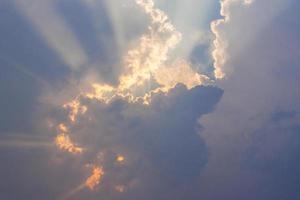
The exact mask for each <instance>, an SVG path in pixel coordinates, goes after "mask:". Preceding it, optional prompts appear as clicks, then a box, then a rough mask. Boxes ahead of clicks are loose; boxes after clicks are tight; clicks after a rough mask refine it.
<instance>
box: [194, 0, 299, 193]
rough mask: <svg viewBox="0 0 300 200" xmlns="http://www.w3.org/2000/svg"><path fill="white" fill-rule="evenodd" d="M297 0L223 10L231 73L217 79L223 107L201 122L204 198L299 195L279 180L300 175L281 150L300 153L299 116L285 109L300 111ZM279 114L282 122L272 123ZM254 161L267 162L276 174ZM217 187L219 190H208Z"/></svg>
mask: <svg viewBox="0 0 300 200" xmlns="http://www.w3.org/2000/svg"><path fill="white" fill-rule="evenodd" d="M297 4H298V3H296V2H293V1H284V2H283V1H268V0H264V1H254V2H253V3H252V4H250V5H248V6H246V7H245V6H243V5H242V4H238V3H237V2H235V1H232V2H229V1H228V2H227V10H226V11H224V12H225V13H228V14H229V15H228V16H229V17H230V20H229V21H227V23H225V24H223V25H222V26H220V27H219V33H221V38H223V39H225V40H226V42H227V51H226V53H227V55H228V56H227V61H226V62H225V64H224V63H223V64H224V67H223V69H226V70H230V72H231V73H229V76H228V77H227V79H226V80H222V81H219V82H218V86H219V87H221V88H222V89H224V96H223V98H222V100H221V101H220V103H219V104H218V106H217V109H216V110H215V111H214V112H213V113H211V114H209V115H207V116H205V117H203V118H202V119H201V120H200V122H201V124H202V125H203V126H204V133H203V135H204V138H205V141H206V143H207V145H208V148H209V151H210V155H211V156H210V158H209V161H208V164H207V166H206V169H205V172H203V174H202V180H201V183H202V185H205V187H204V188H202V190H201V191H202V193H203V198H204V199H219V198H221V197H222V198H233V199H241V198H242V199H281V198H287V196H288V197H289V199H296V198H297V195H296V194H297V192H296V191H295V190H293V189H292V188H287V187H284V186H282V185H281V183H283V182H285V183H289V182H290V183H291V182H297V180H299V176H298V174H299V173H298V172H297V171H295V172H294V174H295V177H297V178H295V177H294V178H293V179H290V175H288V174H289V173H288V172H287V171H286V170H287V169H284V166H290V165H294V162H295V161H293V160H292V159H291V160H289V161H286V160H285V159H284V156H283V154H282V153H283V152H291V151H292V152H293V153H292V155H293V156H291V157H292V158H293V159H294V156H296V155H297V154H298V152H299V149H298V148H296V149H295V146H294V144H293V143H294V142H292V140H298V136H297V135H296V134H295V133H296V132H297V131H296V130H298V129H297V128H296V127H297V126H298V125H297V124H298V123H297V122H296V121H297V120H298V114H297V115H291V116H290V117H289V115H287V116H288V117H287V118H285V117H284V116H285V115H284V114H282V113H286V112H287V113H290V112H292V113H293V112H296V113H298V112H299V106H298V103H297V102H298V101H299V97H300V96H299V92H297V90H298V89H296V88H295V86H294V85H295V84H296V82H297V80H299V76H298V75H299V68H298V67H297V66H298V65H299V61H298V59H297V57H298V55H299V47H298V46H297V45H296V43H297V42H296V41H299V39H298V38H297V36H296V35H297V33H298V32H299V30H298V29H297V28H295V26H296V22H295V16H296V15H297V14H296V12H297V11H295V9H293V7H295V6H296V5H297ZM270 5H272V6H270ZM287 13H294V14H291V15H288V14H287ZM286 47H288V48H289V49H292V50H291V51H286V50H285V49H286ZM278 112H279V114H275V113H278ZM280 113H281V114H280ZM274 114H275V115H276V116H277V115H279V116H282V117H283V118H284V119H283V121H281V120H279V121H281V122H276V121H273V120H272V118H273V117H274ZM283 124H284V125H283ZM292 138H294V139H292ZM290 148H291V149H290ZM287 149H289V150H287ZM292 149H293V150H292ZM254 152H255V153H254ZM253 154H254V155H253ZM249 160H251V161H250V163H252V164H249ZM258 160H260V161H258ZM254 163H256V164H258V163H264V164H263V165H264V167H265V170H270V173H268V172H266V171H264V170H261V169H259V167H253V164H254ZM254 165H255V164H254ZM259 165H260V164H259ZM287 168H289V167H287ZM273 170H274V171H273ZM271 171H272V172H271ZM275 171H276V172H275ZM273 172H274V173H273ZM276 173H279V174H281V175H282V176H281V175H280V177H281V180H279V179H276V178H275V177H278V176H277V175H278V174H276ZM285 173H286V176H285V175H284V174H285ZM270 180H278V181H276V182H273V183H271V182H270ZM224 185H225V186H224ZM261 188H264V189H261ZM212 189H213V190H217V191H218V192H217V193H211V192H209V191H211V190H212ZM285 195H286V197H284V196H285Z"/></svg>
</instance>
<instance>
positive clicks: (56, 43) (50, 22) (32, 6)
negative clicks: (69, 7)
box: [14, 0, 88, 69]
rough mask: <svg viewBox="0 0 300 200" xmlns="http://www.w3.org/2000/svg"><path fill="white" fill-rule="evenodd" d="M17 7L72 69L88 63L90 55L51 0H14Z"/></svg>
mask: <svg viewBox="0 0 300 200" xmlns="http://www.w3.org/2000/svg"><path fill="white" fill-rule="evenodd" d="M14 2H15V3H16V5H17V7H18V8H19V9H20V11H21V12H22V13H24V15H25V16H26V17H27V18H28V20H29V21H30V22H31V23H32V24H33V25H34V27H35V28H36V30H37V31H38V32H39V33H40V34H41V36H42V37H43V38H44V39H45V41H46V43H47V44H48V45H49V46H50V47H51V48H53V49H54V50H55V51H56V52H57V54H58V55H59V56H61V58H62V60H63V61H64V62H65V63H66V64H67V65H68V66H70V67H71V68H72V69H78V68H79V67H81V66H83V65H84V64H86V63H87V61H88V57H87V55H86V53H85V51H84V50H83V49H82V47H81V45H80V42H79V41H78V40H77V38H76V36H75V35H74V34H73V32H72V31H71V29H70V28H69V27H68V25H67V24H66V23H65V21H64V19H63V17H61V16H60V15H59V13H58V12H57V11H56V10H55V5H54V3H55V1H51V0H43V1H40V0H26V1H23V0H14Z"/></svg>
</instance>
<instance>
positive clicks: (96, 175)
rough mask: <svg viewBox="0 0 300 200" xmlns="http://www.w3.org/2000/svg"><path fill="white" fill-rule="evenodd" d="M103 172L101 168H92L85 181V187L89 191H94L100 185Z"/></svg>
mask: <svg viewBox="0 0 300 200" xmlns="http://www.w3.org/2000/svg"><path fill="white" fill-rule="evenodd" d="M103 175H104V171H103V168H102V167H97V166H93V171H92V175H91V176H90V177H88V178H87V180H86V181H85V186H86V187H87V188H89V189H90V190H94V189H95V187H96V186H97V185H99V184H100V182H101V179H102V176H103Z"/></svg>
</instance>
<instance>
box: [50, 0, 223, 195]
mask: <svg viewBox="0 0 300 200" xmlns="http://www.w3.org/2000/svg"><path fill="white" fill-rule="evenodd" d="M135 2H136V4H137V5H138V6H139V8H140V9H141V10H142V11H143V12H144V13H145V14H146V15H147V16H148V18H149V19H150V24H149V26H148V30H147V33H145V34H143V35H142V36H141V37H140V38H139V39H138V41H137V44H136V45H135V46H134V47H132V48H130V49H129V50H128V51H127V53H126V54H125V55H124V57H123V65H124V72H123V74H121V75H120V77H119V83H118V84H117V85H116V86H114V85H109V84H107V83H102V82H99V81H90V80H88V81H87V82H88V84H87V85H88V87H87V88H86V89H84V90H81V92H80V93H79V94H78V95H76V97H75V98H74V99H72V100H70V101H68V102H65V103H64V104H63V105H62V107H63V108H64V109H66V110H67V111H68V112H69V122H59V123H58V124H57V126H56V129H57V132H58V135H57V137H56V138H55V144H56V146H57V147H58V149H60V150H62V151H64V152H68V153H71V154H73V155H79V154H83V153H84V151H85V149H88V147H82V146H80V145H78V144H75V143H74V142H73V140H72V139H71V137H72V135H71V133H70V131H69V130H70V129H71V128H72V126H74V125H76V124H77V122H78V118H79V117H80V116H84V115H85V114H86V113H87V112H88V109H89V107H88V105H87V104H85V100H93V101H96V102H99V103H100V104H109V103H111V102H112V101H113V100H115V99H116V98H122V99H124V100H126V101H127V102H128V103H140V104H142V105H145V106H147V105H149V104H151V100H152V96H153V95H155V94H157V93H162V94H167V93H168V92H169V91H170V90H171V89H173V88H175V86H176V85H177V84H179V83H180V84H183V85H185V86H186V88H187V89H192V88H194V87H196V86H199V85H209V84H212V83H213V79H214V78H216V79H222V78H224V76H225V74H224V72H223V70H222V66H223V65H224V64H225V61H226V45H225V44H226V42H225V41H223V38H222V37H221V36H220V34H219V31H218V26H219V25H220V24H222V23H226V22H227V20H229V19H228V14H227V13H226V12H225V11H226V1H223V2H222V4H221V5H222V12H221V14H222V16H224V19H220V20H217V21H214V22H212V25H211V27H212V32H213V33H214V35H215V36H216V37H215V40H214V43H213V47H214V50H213V52H212V58H213V60H214V61H215V64H214V67H215V73H214V76H215V77H208V76H206V75H204V74H201V73H198V72H195V70H194V69H193V68H192V66H191V64H190V63H189V61H188V60H185V59H184V58H181V57H176V58H175V59H174V58H171V56H170V53H171V52H172V50H174V49H175V48H176V47H177V46H178V44H179V43H180V42H181V40H182V34H181V33H180V32H179V31H178V30H176V28H175V27H174V26H173V24H172V23H171V22H170V20H169V18H168V16H167V15H166V14H165V13H164V12H163V11H162V10H160V9H157V8H155V5H154V2H153V1H152V0H136V1H135ZM120 153H121V152H120ZM116 161H117V162H118V163H123V162H124V161H125V157H124V156H122V155H118V156H117V157H116ZM92 166H93V167H92V168H93V170H92V174H91V175H90V177H89V178H88V179H87V180H86V182H85V186H86V187H87V188H89V189H91V190H93V189H95V188H96V186H97V185H99V184H100V183H101V180H102V177H103V176H105V173H104V171H105V168H103V167H97V166H98V165H97V164H92ZM115 190H116V191H119V192H124V190H125V186H124V185H122V184H119V185H117V186H115Z"/></svg>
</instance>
